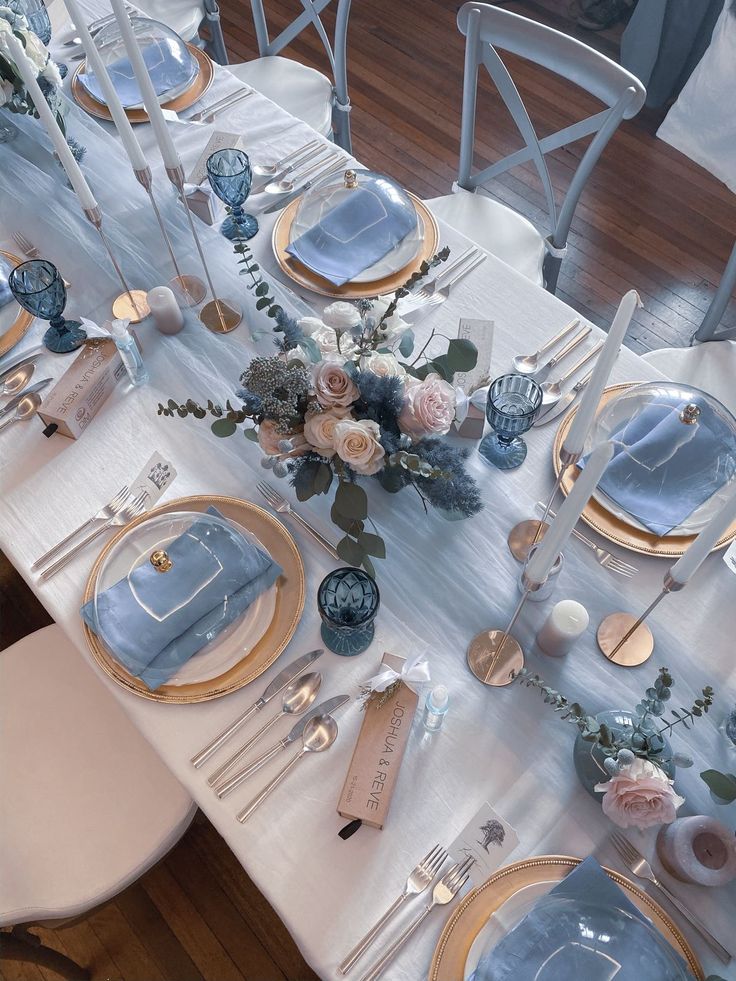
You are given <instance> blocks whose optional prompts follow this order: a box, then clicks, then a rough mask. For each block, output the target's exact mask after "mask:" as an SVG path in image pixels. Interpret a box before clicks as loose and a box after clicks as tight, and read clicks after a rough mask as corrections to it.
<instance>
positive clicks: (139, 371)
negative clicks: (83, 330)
mask: <svg viewBox="0 0 736 981" xmlns="http://www.w3.org/2000/svg"><path fill="white" fill-rule="evenodd" d="M129 323H130V321H129V320H113V321H112V323H111V324H110V334H111V335H112V339H113V340H114V341H115V346H116V347H117V349H118V351H120V357H121V359H122V362H123V364H124V365H125V370H126V371H127V372H128V377H129V378H130V381H131V383H132V384H133V385H144V384H145V383H146V382H147V381H148V371H147V370H146V368H145V365H144V364H143V358H142V357H141V352H140V350H139V348H138V344H137V342H136V339H135V337H133V335H132V334H131V332H130V331H129V330H128V324H129Z"/></svg>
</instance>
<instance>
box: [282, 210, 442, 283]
mask: <svg viewBox="0 0 736 981" xmlns="http://www.w3.org/2000/svg"><path fill="white" fill-rule="evenodd" d="M406 193H407V194H408V195H409V197H410V198H411V200H412V202H413V204H414V207H415V208H416V211H417V214H418V215H419V216H420V217H421V219H422V221H423V222H424V242H423V243H422V248H421V249H420V251H419V253H418V255H416V256H415V258H414V259H412V261H411V262H408V263H407V264H406V265H405V266H403V267H402V268H401V269H399V271H398V272H395V273H394V274H393V275H392V276H386V277H384V278H383V279H376V280H373V282H368V283H344V284H343V285H342V286H335V284H334V283H331V282H330V281H329V279H323V277H322V276H318V275H317V273H314V272H312V270H311V269H307V267H306V266H303V265H302V264H301V262H298V261H297V260H296V259H293V258H292V257H291V256H290V255H289V253H288V252H287V251H286V249H287V246H288V245H289V242H290V241H291V226H292V224H293V222H294V216H295V215H296V209H297V208H298V207H299V205H300V204H301V200H302V199H301V197H298V198H297V199H296V200H295V201H292V202H291V204H290V205H288V206H287V207H286V208H284V210H283V211H282V212H281V214H280V215H279V216H278V218H277V219H276V224H275V225H274V226H273V235H272V237H271V244H272V246H273V253H274V255H275V256H276V261H277V262H278V264H279V267H280V268H281V271H282V272H284V273H286V275H287V276H288V277H289V279H292V280H293V281H294V282H295V283H298V284H299V285H300V286H306V288H307V289H308V290H311V291H312V292H313V293H319V294H320V296H331V297H334V298H335V299H338V300H362V299H363V298H364V297H368V296H382V295H383V294H384V293H393V292H394V291H395V290H397V289H398V288H399V287H400V286H403V285H404V283H405V282H406V281H407V279H408V278H409V277H410V276H411V275H412V273H415V272H416V271H417V270H418V269H419V266H420V265H421V264H422V262H424V261H425V260H426V259H430V258H431V257H432V256H433V255H434V254H435V252H436V251H437V246H438V245H439V241H440V230H439V228H438V227H437V221H436V219H435V217H434V215H433V214H432V212H431V211H430V210H429V208H428V207H427V206H426V204H425V203H424V202H423V201H421V200H420V199H419V198H418V197H416V195H414V194H412V193H411V191H407V192H406Z"/></svg>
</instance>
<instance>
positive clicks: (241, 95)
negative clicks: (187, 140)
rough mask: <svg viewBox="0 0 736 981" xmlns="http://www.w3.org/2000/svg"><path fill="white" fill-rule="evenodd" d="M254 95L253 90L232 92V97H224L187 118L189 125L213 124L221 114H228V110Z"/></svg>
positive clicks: (240, 89)
mask: <svg viewBox="0 0 736 981" xmlns="http://www.w3.org/2000/svg"><path fill="white" fill-rule="evenodd" d="M251 95H253V89H244V88H239V89H238V90H237V91H235V92H231V93H230V95H226V96H223V98H222V99H219V100H218V101H217V102H212V103H211V104H210V105H209V106H205V107H204V109H200V110H199V111H198V112H195V113H194V114H193V115H192V116H189V117H188V118H187V122H188V123H211V122H214V120H215V119H216V118H217V117H218V116H219V115H220V113H221V112H226V111H227V110H228V109H232V108H233V106H236V105H238V104H239V103H241V102H242V101H243V100H244V99H247V98H248V97H249V96H251Z"/></svg>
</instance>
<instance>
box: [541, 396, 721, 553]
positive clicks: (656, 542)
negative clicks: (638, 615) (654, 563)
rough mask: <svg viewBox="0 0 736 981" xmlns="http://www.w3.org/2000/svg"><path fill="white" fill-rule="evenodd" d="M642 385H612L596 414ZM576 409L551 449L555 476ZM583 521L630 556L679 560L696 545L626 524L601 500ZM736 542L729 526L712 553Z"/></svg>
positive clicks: (571, 470) (569, 484) (565, 481)
mask: <svg viewBox="0 0 736 981" xmlns="http://www.w3.org/2000/svg"><path fill="white" fill-rule="evenodd" d="M641 384H643V382H624V383H622V384H620V385H611V386H610V387H609V388H607V389H606V390H605V391H604V392H603V395H602V396H601V401H600V405H599V411H600V409H602V408H603V407H604V406H605V405H606V404H607V403H608V402H610V401H611V400H612V399H614V398H617V397H618V396H619V395H621V394H622V393H623V392H626V391H628V390H629V389H630V388H633V387H634V386H635V385H641ZM576 412H577V408H575V409H573V410H572V411H571V412H569V413H568V414H567V415H566V416H565V418H564V419H563V420H562V423H561V424H560V427H559V429H558V430H557V435H556V436H555V441H554V446H553V448H552V463H553V466H554V469H555V475H556V476H559V473H560V467H561V464H560V447H561V446H562V443H563V441H564V439H565V437H566V436H567V434H568V432H569V430H570V426H571V425H572V420H573V419H574V418H575V413H576ZM579 473H580V470H579V469H578V468H577V467H568V468H567V470H566V472H565V475H564V477H563V478H562V485H561V490H562V493H563V494H565V495H567V494H569V493H570V491H571V490H572V488H573V486H574V484H575V481H576V480H577V478H578V474H579ZM581 517H582V520H583V521H584V522H585V523H586V524H587V525H589V526H590V527H591V528H593V529H595V531H597V532H598V534H599V535H602V536H603V538H606V539H607V540H608V541H609V542H614V543H615V544H616V545H620V546H621V547H622V548H627V549H629V550H630V551H632V552H639V553H640V554H642V555H654V556H658V557H660V558H679V557H680V556H681V555H683V554H684V553H685V552H686V551H687V549H688V548H689V547H690V545H691V544H692V543H693V542H694V541H695V538H696V537H697V536H696V535H665V536H662V537H660V536H658V535H655V534H654V533H653V532H651V531H647V530H646V529H645V528H638V527H636V526H635V525H633V524H630V523H629V522H627V521H623V520H622V519H621V518H619V517H618V516H617V515H615V514H614V513H613V512H612V511H610V510H609V509H608V508H607V507H606V506H605V504H604V503H603V502H602V501H600V500H595V499H594V498H592V497H591V499H590V500H589V501H588V503H587V504H586V505H585V508H584V510H583V513H582V515H581ZM734 538H736V522H734V524H732V525H731V527H730V528H729V529H728V531H727V532H726V534H725V535H724V536H723V537H722V538H721V539H720V540H719V541H718V542H717V543H716V545H715V546H714V548H713V551H714V552H715V551H718V549H721V548H724V547H725V546H726V545H728V544H729V543H730V542H732V541H733V539H734Z"/></svg>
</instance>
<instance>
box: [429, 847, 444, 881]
mask: <svg viewBox="0 0 736 981" xmlns="http://www.w3.org/2000/svg"><path fill="white" fill-rule="evenodd" d="M446 858H447V852H446V851H445V849H444V848H442V849H441V850H440V852H439V853H438V854H437V855H436V856H435V858H434V860H433V861H432V863H431V865H430V868H429V869H428V872H429V874H430V875H431V876H432V878H434V877H435V875H436V874H437V872H438V871H439V870H440V868H441V866H442V863H443V862H444V861H445V859H446Z"/></svg>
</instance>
